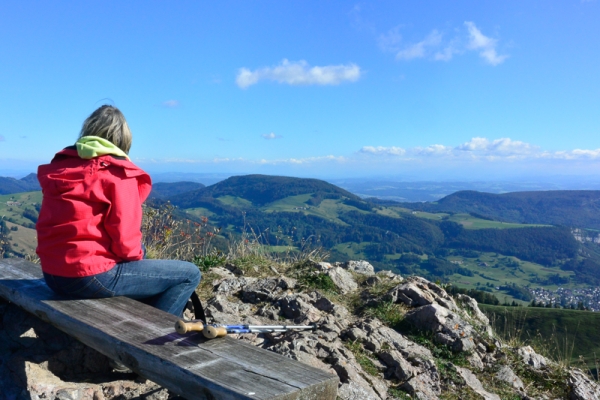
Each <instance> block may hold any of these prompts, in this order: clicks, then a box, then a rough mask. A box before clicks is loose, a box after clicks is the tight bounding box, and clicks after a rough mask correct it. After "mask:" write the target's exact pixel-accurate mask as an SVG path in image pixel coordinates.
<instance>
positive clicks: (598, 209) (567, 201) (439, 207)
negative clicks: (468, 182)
mask: <svg viewBox="0 0 600 400" xmlns="http://www.w3.org/2000/svg"><path fill="white" fill-rule="evenodd" d="M402 206H403V207H406V208H410V209H412V210H421V211H428V212H446V213H469V214H471V215H474V216H481V217H483V218H487V219H492V220H496V221H504V222H517V223H524V224H549V225H561V226H568V227H578V228H588V229H600V190H550V191H536V192H514V193H503V194H492V193H483V192H476V191H469V190H464V191H460V192H456V193H453V194H451V195H449V196H446V197H444V198H442V199H440V200H439V201H438V202H434V203H402Z"/></svg>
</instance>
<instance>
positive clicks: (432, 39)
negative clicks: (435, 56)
mask: <svg viewBox="0 0 600 400" xmlns="http://www.w3.org/2000/svg"><path fill="white" fill-rule="evenodd" d="M441 42H442V35H441V34H440V33H439V32H438V31H437V30H435V29H434V30H433V31H432V32H431V33H430V34H429V35H427V37H426V38H425V39H423V40H422V41H420V42H418V43H415V44H412V45H410V46H408V47H407V48H405V49H403V50H400V51H399V52H397V53H396V59H397V60H412V59H413V58H423V57H425V56H426V55H427V54H428V50H429V48H431V47H438V46H439V45H440V43H441Z"/></svg>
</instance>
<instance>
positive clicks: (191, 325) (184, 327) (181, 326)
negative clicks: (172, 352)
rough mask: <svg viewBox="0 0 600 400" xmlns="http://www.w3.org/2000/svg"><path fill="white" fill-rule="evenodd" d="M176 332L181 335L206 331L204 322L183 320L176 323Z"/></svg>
mask: <svg viewBox="0 0 600 400" xmlns="http://www.w3.org/2000/svg"><path fill="white" fill-rule="evenodd" d="M175 330H176V331H177V333H179V334H180V335H183V334H184V333H188V332H201V331H202V330H204V324H203V323H202V321H187V322H186V321H184V320H182V319H180V320H178V321H177V322H176V323H175Z"/></svg>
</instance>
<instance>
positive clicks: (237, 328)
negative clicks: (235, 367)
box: [202, 325, 317, 339]
mask: <svg viewBox="0 0 600 400" xmlns="http://www.w3.org/2000/svg"><path fill="white" fill-rule="evenodd" d="M316 328H317V326H316V325H207V326H205V327H204V329H203V330H202V334H203V335H204V337H205V338H207V339H214V338H217V337H223V336H226V335H227V334H228V333H234V334H240V333H265V332H287V331H288V330H291V329H293V330H314V329H316Z"/></svg>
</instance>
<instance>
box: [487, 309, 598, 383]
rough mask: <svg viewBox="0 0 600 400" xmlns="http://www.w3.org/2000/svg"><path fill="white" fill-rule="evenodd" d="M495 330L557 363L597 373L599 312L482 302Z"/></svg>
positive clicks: (513, 342) (516, 343) (512, 342)
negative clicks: (506, 305) (496, 304)
mask: <svg viewBox="0 0 600 400" xmlns="http://www.w3.org/2000/svg"><path fill="white" fill-rule="evenodd" d="M479 307H480V308H481V310H482V311H483V312H484V313H485V314H486V315H487V316H488V317H489V318H490V321H491V323H492V324H493V325H492V326H493V328H494V330H495V331H496V332H497V334H499V335H500V336H501V337H502V338H503V339H504V340H506V341H507V342H508V343H509V344H511V345H513V346H516V345H531V346H532V347H533V348H534V349H536V352H539V353H540V354H542V355H544V356H546V357H548V358H549V359H551V360H553V361H555V362H557V363H558V364H560V365H562V366H564V367H569V366H577V367H581V366H582V362H583V364H584V365H585V366H584V367H583V369H584V370H586V369H588V370H590V371H592V372H593V373H594V374H595V375H597V363H598V358H597V356H598V355H600V342H599V341H598V332H600V313H593V312H589V311H577V310H565V309H554V308H538V307H527V308H521V307H501V306H490V305H487V304H480V305H479Z"/></svg>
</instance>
